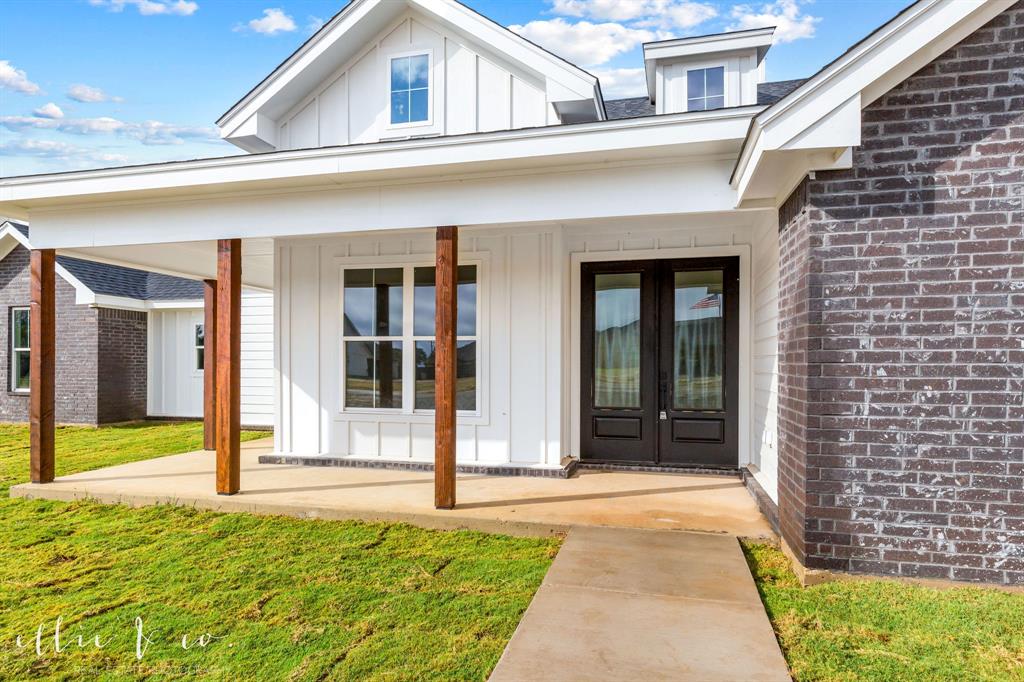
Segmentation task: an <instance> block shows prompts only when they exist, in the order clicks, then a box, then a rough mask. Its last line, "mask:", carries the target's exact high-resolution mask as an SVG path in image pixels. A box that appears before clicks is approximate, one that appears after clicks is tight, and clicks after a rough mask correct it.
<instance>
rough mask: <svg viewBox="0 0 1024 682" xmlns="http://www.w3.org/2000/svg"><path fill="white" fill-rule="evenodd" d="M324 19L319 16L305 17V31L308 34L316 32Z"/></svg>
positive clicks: (321, 26)
mask: <svg viewBox="0 0 1024 682" xmlns="http://www.w3.org/2000/svg"><path fill="white" fill-rule="evenodd" d="M324 23H325V22H324V20H323V19H321V18H320V17H314V16H310V17H307V19H306V32H307V33H309V34H310V35H312V34H314V33H316V32H317V31H319V30H320V29H322V28H323V27H324Z"/></svg>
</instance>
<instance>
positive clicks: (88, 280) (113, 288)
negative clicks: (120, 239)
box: [57, 256, 203, 301]
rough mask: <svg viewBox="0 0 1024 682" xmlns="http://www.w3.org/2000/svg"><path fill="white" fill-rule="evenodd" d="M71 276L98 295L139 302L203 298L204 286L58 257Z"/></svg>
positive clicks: (67, 257) (166, 276)
mask: <svg viewBox="0 0 1024 682" xmlns="http://www.w3.org/2000/svg"><path fill="white" fill-rule="evenodd" d="M57 262H58V263H60V264H61V265H62V266H63V267H64V268H65V269H66V270H67V271H68V272H70V273H71V274H72V275H74V276H75V277H76V278H77V279H78V280H79V281H81V282H82V284H84V285H85V286H87V287H89V289H91V290H92V292H93V293H95V294H102V295H105V296H123V297H124V298H134V299H137V300H140V301H152V300H196V299H201V298H202V297H203V283H202V282H198V281H195V280H191V279H185V278H183V277H172V276H171V275H162V274H159V273H156V272H146V271H145V270H136V269H134V268H125V267H121V266H120V265H110V264H108V263H97V262H95V261H90V260H82V259H79V258H71V257H70V256H57Z"/></svg>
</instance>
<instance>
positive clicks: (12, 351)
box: [7, 305, 32, 393]
mask: <svg viewBox="0 0 1024 682" xmlns="http://www.w3.org/2000/svg"><path fill="white" fill-rule="evenodd" d="M19 310H24V311H25V312H26V313H28V314H29V334H30V337H29V345H28V346H27V347H23V348H18V347H15V345H14V316H15V314H16V313H17V312H18V311H19ZM30 310H31V309H30V308H29V307H28V306H21V305H19V306H11V312H10V319H9V320H8V321H7V324H9V325H10V328H9V329H8V330H7V333H8V334H9V335H10V344H9V346H8V348H9V351H10V356H9V358H8V366H9V370H8V371H9V372H10V373H11V375H10V377H9V381H8V383H7V388H8V390H10V392H11V393H29V392H31V389H29V388H18V387H17V386H16V385H15V383H14V382H15V381H16V378H17V377H16V375H15V373H14V368H15V366H16V363H15V361H14V358H15V353H22V352H27V353H30V355H29V357H30V358H31V352H32V350H31V349H32V344H31V333H32V320H31V316H32V313H31V312H30ZM30 362H31V360H30ZM30 376H31V375H30ZM30 380H31V379H30Z"/></svg>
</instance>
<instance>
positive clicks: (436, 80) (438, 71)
mask: <svg viewBox="0 0 1024 682" xmlns="http://www.w3.org/2000/svg"><path fill="white" fill-rule="evenodd" d="M419 50H423V51H429V52H430V54H431V55H432V59H433V66H432V69H431V78H432V81H431V88H432V110H431V120H430V122H429V124H426V125H418V126H413V127H399V128H393V127H391V126H390V125H389V123H390V121H389V109H388V106H389V105H388V82H389V81H388V65H389V57H390V56H391V55H395V54H405V53H409V52H415V51H419ZM549 109H550V106H549V105H548V103H547V98H546V96H545V88H544V82H543V80H542V79H540V78H539V77H537V76H536V75H535V74H531V73H527V72H526V71H523V70H521V69H517V68H515V67H512V66H510V65H508V64H507V63H505V62H504V61H503V60H502V59H501V58H500V57H499V56H497V55H494V54H492V53H490V52H489V50H488V48H487V47H485V46H482V45H475V44H473V43H472V42H471V41H470V40H469V38H468V37H465V36H461V35H456V34H454V33H452V32H450V31H447V30H445V29H444V28H442V27H441V26H440V25H438V24H436V23H434V22H432V21H431V20H429V19H427V18H426V17H424V16H422V15H419V14H416V13H413V12H410V13H409V14H408V15H407V16H405V17H404V18H402V19H401V20H400V21H398V22H397V23H396V24H394V25H392V26H391V27H390V28H389V29H387V30H386V31H384V32H382V33H381V34H380V35H379V36H377V37H376V38H375V39H374V40H373V41H371V42H370V43H368V44H367V45H366V47H365V49H364V50H363V51H361V52H360V53H359V55H358V56H357V57H356V58H354V59H352V60H351V61H350V62H348V63H347V64H341V65H339V69H338V70H337V71H335V72H334V73H333V74H332V75H331V76H330V77H328V78H327V79H326V80H325V81H324V82H323V83H322V84H321V85H319V86H318V87H316V88H314V89H313V90H312V91H311V92H310V93H309V94H308V95H307V96H306V97H304V98H303V99H302V100H301V101H300V102H299V104H298V105H297V106H295V107H294V108H293V109H292V110H291V111H289V112H286V113H285V114H284V115H283V116H281V118H280V119H279V120H278V125H279V139H280V148H281V149H304V148H310V147H318V146H330V145H341V144H349V143H363V142H377V141H379V140H381V139H389V138H400V137H407V136H426V135H456V134H461V133H472V132H481V131H490V130H508V129H510V128H527V127H532V126H537V125H545V124H546V123H547V122H548V114H549ZM552 122H553V123H554V122H557V121H552Z"/></svg>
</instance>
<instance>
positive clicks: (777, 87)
mask: <svg viewBox="0 0 1024 682" xmlns="http://www.w3.org/2000/svg"><path fill="white" fill-rule="evenodd" d="M806 82H807V79H806V78H797V79H794V80H791V81H775V82H774V83H760V84H759V85H758V86H757V103H758V104H775V103H776V102H778V101H779V100H780V99H782V98H783V97H785V96H786V95H788V94H789V93H791V92H793V91H794V90H796V89H797V88H799V87H800V86H801V85H803V84H804V83H806Z"/></svg>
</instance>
